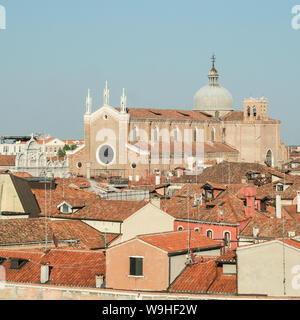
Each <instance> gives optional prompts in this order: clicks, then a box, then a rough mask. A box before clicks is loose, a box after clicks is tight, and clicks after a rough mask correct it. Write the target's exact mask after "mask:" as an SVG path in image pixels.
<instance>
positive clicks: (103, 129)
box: [69, 56, 289, 180]
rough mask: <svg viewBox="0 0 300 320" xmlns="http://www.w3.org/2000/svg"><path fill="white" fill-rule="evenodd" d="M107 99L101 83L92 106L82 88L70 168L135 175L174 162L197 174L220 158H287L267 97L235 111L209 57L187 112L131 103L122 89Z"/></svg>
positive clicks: (273, 162) (275, 163) (274, 162)
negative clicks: (115, 100)
mask: <svg viewBox="0 0 300 320" xmlns="http://www.w3.org/2000/svg"><path fill="white" fill-rule="evenodd" d="M109 98H110V90H109V88H108V84H107V82H106V86H105V89H104V93H103V105H102V106H101V107H100V108H98V109H97V110H95V111H92V98H91V95H90V91H89V92H88V96H87V98H86V112H85V115H84V134H85V147H84V148H83V149H80V151H79V152H77V153H75V154H73V155H72V156H71V157H70V159H69V160H70V170H71V172H72V173H73V174H80V175H84V176H86V177H87V178H89V177H91V176H99V175H101V173H104V172H110V174H111V175H118V176H122V177H127V178H128V177H129V178H130V179H135V180H139V178H140V177H141V176H144V177H145V176H148V175H152V174H161V175H166V174H168V173H171V172H172V171H174V170H175V169H176V168H183V169H188V170H189V171H190V172H193V171H195V172H197V170H198V169H200V167H203V166H205V165H206V164H209V163H220V162H222V161H224V160H225V161H233V162H252V163H259V164H266V165H268V166H270V167H281V165H282V164H283V163H285V162H286V161H287V160H288V158H289V152H288V148H287V147H286V146H285V145H284V143H283V142H282V141H281V138H280V126H281V122H280V121H278V120H274V119H271V118H269V116H268V107H269V106H268V101H267V99H265V98H264V97H263V98H252V97H251V98H247V99H245V100H244V103H243V109H242V110H234V107H233V98H232V95H231V93H230V92H229V91H228V90H227V89H225V88H224V87H222V86H221V85H220V82H219V74H218V71H217V70H216V68H215V56H213V57H212V68H211V70H210V72H209V74H208V84H207V85H205V86H203V87H202V88H200V89H199V90H198V91H197V92H196V94H195V96H194V105H193V107H192V108H191V109H190V110H186V109H184V110H177V109H156V108H155V109H154V108H153V109H149V108H147V109H145V108H131V107H128V106H127V97H126V95H125V90H124V89H123V94H122V96H121V103H120V106H118V107H114V106H111V105H110V102H109V100H110V99H109Z"/></svg>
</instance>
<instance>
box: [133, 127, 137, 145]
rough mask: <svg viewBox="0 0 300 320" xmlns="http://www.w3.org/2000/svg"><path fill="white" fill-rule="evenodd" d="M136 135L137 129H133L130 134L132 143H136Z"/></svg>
mask: <svg viewBox="0 0 300 320" xmlns="http://www.w3.org/2000/svg"><path fill="white" fill-rule="evenodd" d="M137 135H138V128H137V127H134V128H133V132H132V141H133V142H136V141H137Z"/></svg>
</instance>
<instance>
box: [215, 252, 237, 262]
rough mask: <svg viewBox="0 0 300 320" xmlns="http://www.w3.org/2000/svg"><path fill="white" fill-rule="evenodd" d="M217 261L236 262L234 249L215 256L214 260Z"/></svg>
mask: <svg viewBox="0 0 300 320" xmlns="http://www.w3.org/2000/svg"><path fill="white" fill-rule="evenodd" d="M216 261H217V262H220V263H224V262H225V263H226V262H227V263H228V262H230V263H235V262H236V251H235V250H229V251H227V252H225V253H224V254H223V255H221V256H220V257H218V258H217V260H216Z"/></svg>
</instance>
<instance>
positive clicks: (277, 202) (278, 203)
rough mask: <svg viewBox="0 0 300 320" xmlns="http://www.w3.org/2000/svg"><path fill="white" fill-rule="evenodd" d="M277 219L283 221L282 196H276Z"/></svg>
mask: <svg viewBox="0 0 300 320" xmlns="http://www.w3.org/2000/svg"><path fill="white" fill-rule="evenodd" d="M276 218H277V219H281V196H280V195H279V194H277V195H276Z"/></svg>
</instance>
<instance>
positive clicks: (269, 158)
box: [265, 150, 273, 167]
mask: <svg viewBox="0 0 300 320" xmlns="http://www.w3.org/2000/svg"><path fill="white" fill-rule="evenodd" d="M265 163H266V165H267V166H268V167H273V153H272V150H268V152H267V154H266V161H265Z"/></svg>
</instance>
